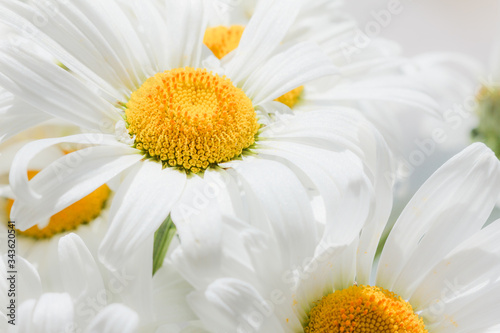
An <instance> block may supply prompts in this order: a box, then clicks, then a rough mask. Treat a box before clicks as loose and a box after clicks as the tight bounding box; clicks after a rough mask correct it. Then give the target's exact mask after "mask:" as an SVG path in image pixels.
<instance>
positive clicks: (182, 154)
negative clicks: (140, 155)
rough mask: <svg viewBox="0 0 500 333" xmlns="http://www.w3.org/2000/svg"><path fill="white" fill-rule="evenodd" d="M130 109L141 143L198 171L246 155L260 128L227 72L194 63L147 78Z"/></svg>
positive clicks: (152, 152)
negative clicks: (208, 70) (213, 72)
mask: <svg viewBox="0 0 500 333" xmlns="http://www.w3.org/2000/svg"><path fill="white" fill-rule="evenodd" d="M125 114H126V117H127V123H128V125H129V127H128V131H129V133H130V135H135V145H136V148H137V149H142V150H144V151H145V153H146V154H147V155H148V156H150V157H153V158H156V159H158V160H161V161H162V162H163V164H164V165H168V166H171V167H176V166H177V167H180V168H183V169H185V170H187V171H190V172H194V173H197V172H200V171H201V170H204V169H206V168H208V167H209V166H211V165H215V164H217V163H222V162H227V161H229V160H231V159H233V158H235V157H237V156H239V155H241V153H242V152H243V149H245V148H248V147H250V146H251V145H252V144H253V143H254V142H255V135H256V134H257V131H258V130H259V128H260V125H259V123H258V122H257V116H256V113H255V110H254V108H253V105H252V101H251V100H250V98H248V97H247V96H246V95H245V93H244V92H243V90H241V89H239V88H237V87H235V86H234V85H233V84H232V82H231V80H229V79H228V78H226V77H225V76H223V77H220V76H218V75H217V74H212V73H211V72H207V71H206V70H205V69H194V68H189V67H186V68H178V69H173V70H170V71H165V72H164V73H158V74H156V75H155V76H153V77H150V78H149V79H147V80H146V82H144V83H143V85H142V86H141V87H140V88H139V89H138V90H136V91H135V92H133V93H132V95H131V96H130V100H129V102H128V103H127V108H126V110H125Z"/></svg>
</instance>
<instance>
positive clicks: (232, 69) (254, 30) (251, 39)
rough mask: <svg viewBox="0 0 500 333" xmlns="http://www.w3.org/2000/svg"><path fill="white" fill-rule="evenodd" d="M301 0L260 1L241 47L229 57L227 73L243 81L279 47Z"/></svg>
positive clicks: (239, 82)
mask: <svg viewBox="0 0 500 333" xmlns="http://www.w3.org/2000/svg"><path fill="white" fill-rule="evenodd" d="M299 9H300V6H299V1H296V0H275V1H260V2H259V4H258V6H257V8H256V10H255V13H254V14H253V15H252V19H251V20H250V22H249V23H248V25H247V26H246V28H245V31H244V32H243V35H242V36H241V40H240V43H239V45H238V48H236V50H234V51H233V52H231V53H230V56H228V57H227V59H226V58H225V59H224V60H227V61H226V66H225V67H226V72H225V74H226V75H227V76H228V77H230V78H231V80H232V81H233V82H234V83H235V84H236V85H238V86H239V85H240V84H241V83H242V82H243V80H245V79H246V78H247V77H248V76H250V74H251V73H253V72H254V71H255V70H256V69H257V68H258V67H259V66H260V65H261V64H262V63H263V62H264V61H265V60H266V59H267V58H268V57H269V56H270V55H271V54H272V53H273V52H274V50H275V48H276V46H277V45H279V43H280V42H281V41H282V40H283V38H284V37H285V35H286V33H287V31H288V29H289V27H290V26H291V25H292V23H293V21H294V20H295V17H296V16H297V14H298V12H299ZM255 50H259V52H255Z"/></svg>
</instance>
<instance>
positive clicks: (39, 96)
mask: <svg viewBox="0 0 500 333" xmlns="http://www.w3.org/2000/svg"><path fill="white" fill-rule="evenodd" d="M0 64H1V65H2V74H1V75H0V83H1V84H2V85H3V87H4V88H5V89H7V90H9V91H10V92H11V93H13V94H15V95H16V96H17V97H18V98H20V99H22V100H23V101H24V102H25V103H28V104H30V105H32V107H33V108H35V109H38V110H41V111H43V112H45V113H46V114H48V115H52V116H54V117H56V118H62V119H64V120H66V121H69V122H72V123H74V124H75V125H78V126H80V127H84V128H87V129H90V130H95V131H103V130H106V129H107V127H108V126H107V124H108V123H113V124H114V122H115V121H117V120H119V119H120V115H119V113H118V111H117V109H116V108H115V107H114V106H113V105H112V104H110V103H109V102H108V101H106V100H105V99H103V98H102V97H100V96H99V95H97V94H96V92H95V91H94V90H92V89H91V88H90V87H89V86H87V85H85V84H84V83H83V82H82V81H81V80H78V79H77V78H76V77H75V76H74V74H72V73H71V72H69V71H67V70H64V69H63V68H61V67H59V66H58V65H57V64H55V63H52V62H50V61H48V60H47V59H40V58H39V57H37V56H36V55H33V54H31V53H28V52H23V51H22V50H19V49H12V48H5V49H4V50H3V52H2V53H0Z"/></svg>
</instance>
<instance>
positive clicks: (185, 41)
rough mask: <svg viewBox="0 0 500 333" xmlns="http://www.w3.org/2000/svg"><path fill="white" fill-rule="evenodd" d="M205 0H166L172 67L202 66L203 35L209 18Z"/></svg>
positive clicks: (169, 53) (169, 61)
mask: <svg viewBox="0 0 500 333" xmlns="http://www.w3.org/2000/svg"><path fill="white" fill-rule="evenodd" d="M206 4H207V1H203V0H186V1H177V0H166V3H165V6H166V8H168V11H167V15H168V16H167V17H166V18H164V20H166V28H167V30H166V31H168V36H167V38H168V39H169V41H168V44H163V45H169V50H168V51H169V52H168V63H169V65H170V68H183V67H186V66H190V67H194V68H197V67H201V60H202V52H203V50H204V49H205V47H204V46H203V36H204V35H205V29H206V28H207V24H208V19H207V15H206V9H205V6H206Z"/></svg>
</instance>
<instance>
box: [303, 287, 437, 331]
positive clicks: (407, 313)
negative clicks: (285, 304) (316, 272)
mask: <svg viewBox="0 0 500 333" xmlns="http://www.w3.org/2000/svg"><path fill="white" fill-rule="evenodd" d="M304 331H305V333H312V332H328V333H336V332H355V333H362V332H366V333H375V332H380V333H403V332H404V333H424V332H425V333H426V332H427V330H426V329H425V325H424V322H423V320H422V318H420V317H419V316H418V315H417V314H415V313H414V312H413V308H412V307H411V305H410V304H409V303H408V302H406V301H405V300H403V299H402V298H401V297H400V296H398V295H396V294H394V293H392V292H390V291H387V290H385V289H382V288H378V287H371V286H351V287H349V288H347V289H343V290H337V291H335V292H333V293H331V294H328V295H327V296H325V297H323V298H322V299H321V300H319V301H318V302H317V304H316V305H315V306H314V307H313V308H312V309H311V312H310V314H309V323H308V324H307V326H306V327H305V329H304Z"/></svg>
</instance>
